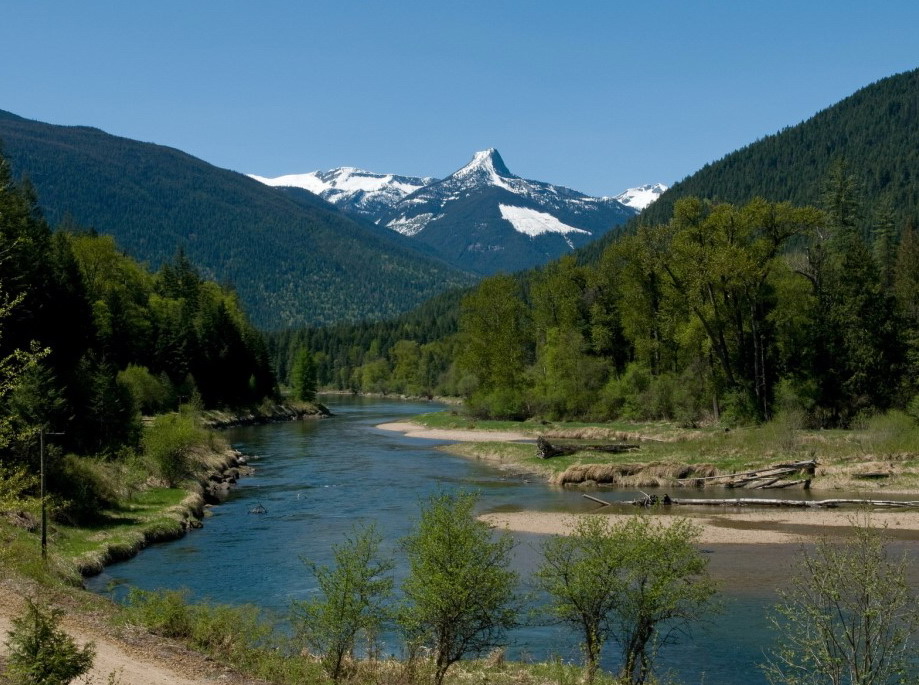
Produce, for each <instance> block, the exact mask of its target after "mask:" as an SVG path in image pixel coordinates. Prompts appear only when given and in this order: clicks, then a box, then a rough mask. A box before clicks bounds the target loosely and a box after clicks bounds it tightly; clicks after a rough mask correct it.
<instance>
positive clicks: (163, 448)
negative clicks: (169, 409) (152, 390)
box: [142, 412, 211, 487]
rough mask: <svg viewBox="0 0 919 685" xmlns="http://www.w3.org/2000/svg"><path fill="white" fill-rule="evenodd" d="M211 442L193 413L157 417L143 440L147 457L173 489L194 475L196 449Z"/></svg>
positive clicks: (145, 432) (146, 431)
mask: <svg viewBox="0 0 919 685" xmlns="http://www.w3.org/2000/svg"><path fill="white" fill-rule="evenodd" d="M210 442H211V438H210V434H209V433H208V431H206V430H205V429H203V428H201V427H199V426H198V425H197V420H196V418H195V416H194V414H193V413H192V412H180V413H178V414H167V415H163V416H157V417H156V419H155V420H154V421H153V424H152V425H150V426H149V427H147V429H146V430H145V431H144V436H143V439H142V445H143V450H144V454H145V455H146V457H147V458H148V459H149V461H150V462H151V464H152V466H153V468H154V469H155V470H156V473H157V474H158V475H159V476H160V477H161V478H162V479H163V480H165V481H166V482H167V483H168V484H169V486H170V487H175V486H176V485H177V484H179V483H180V482H181V481H182V480H184V479H186V478H188V477H189V476H190V475H191V474H192V472H193V470H194V463H193V460H192V455H191V453H192V450H193V449H194V448H195V447H200V446H205V445H209V444H210Z"/></svg>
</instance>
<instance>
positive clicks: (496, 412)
mask: <svg viewBox="0 0 919 685" xmlns="http://www.w3.org/2000/svg"><path fill="white" fill-rule="evenodd" d="M466 407H467V409H468V411H469V413H470V414H471V415H472V416H473V417H475V418H477V419H503V420H506V421H523V420H524V419H526V418H527V417H528V416H529V414H530V413H529V411H528V410H527V406H526V400H525V399H524V396H523V393H522V392H520V391H519V390H514V389H512V388H499V389H497V390H492V391H490V392H481V391H480V392H476V393H474V394H473V395H472V397H470V398H469V399H468V400H467V402H466Z"/></svg>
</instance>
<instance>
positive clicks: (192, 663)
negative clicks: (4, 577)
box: [0, 581, 258, 685]
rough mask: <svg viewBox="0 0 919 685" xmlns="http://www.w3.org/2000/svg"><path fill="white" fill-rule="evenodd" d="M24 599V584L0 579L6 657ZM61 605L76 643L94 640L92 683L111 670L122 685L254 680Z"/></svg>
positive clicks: (0, 633)
mask: <svg viewBox="0 0 919 685" xmlns="http://www.w3.org/2000/svg"><path fill="white" fill-rule="evenodd" d="M24 603H25V602H24V599H23V588H21V587H18V586H17V585H16V584H14V583H13V582H12V581H3V582H0V655H2V656H4V657H5V656H6V654H7V653H8V649H7V647H6V638H7V633H8V632H9V631H10V629H11V628H12V621H11V619H12V618H13V617H15V616H17V615H19V614H20V612H21V611H22V607H23V605H24ZM64 603H65V604H71V603H72V602H69V601H65V602H64ZM62 608H63V609H64V612H65V614H64V617H63V619H62V622H61V626H62V627H63V628H64V630H66V631H67V633H68V634H70V636H71V637H73V638H74V640H76V642H77V643H78V644H80V645H83V644H86V643H87V642H94V643H95V645H96V658H95V661H94V663H93V669H92V671H91V672H90V675H91V676H92V678H93V680H92V682H93V683H94V684H98V685H104V684H105V683H107V681H108V678H109V674H111V673H115V675H116V676H117V680H116V681H115V682H117V683H120V685H201V684H203V683H211V684H212V683H214V682H221V683H232V684H234V685H244V684H247V683H252V684H254V683H257V682H258V681H254V680H248V679H244V678H240V677H239V676H237V675H236V674H235V673H232V672H231V671H229V670H227V669H224V668H222V667H220V666H219V665H218V664H216V663H214V662H213V661H209V660H207V659H206V658H205V657H204V656H202V655H200V654H198V653H196V652H192V651H190V650H188V649H186V648H184V647H183V646H181V645H179V644H177V643H175V642H173V641H170V640H164V639H160V638H157V637H155V636H152V635H150V634H149V633H147V632H145V631H141V630H131V629H124V630H122V631H120V632H121V633H122V634H121V635H118V634H116V629H115V628H113V627H112V626H110V625H109V624H108V623H107V622H106V620H105V618H104V616H102V615H100V613H99V612H92V611H88V612H87V611H85V610H81V611H76V610H75V609H74V607H71V606H65V607H62ZM78 682H80V681H78Z"/></svg>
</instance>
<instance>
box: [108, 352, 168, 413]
mask: <svg viewBox="0 0 919 685" xmlns="http://www.w3.org/2000/svg"><path fill="white" fill-rule="evenodd" d="M166 382H168V378H157V377H156V376H154V375H153V374H152V373H150V372H149V371H148V370H147V367H146V366H137V365H136V364H128V366H127V368H125V369H124V370H123V371H119V372H118V383H120V384H121V385H123V386H124V387H125V388H127V389H128V391H129V392H130V393H131V397H133V398H134V405H135V406H136V407H137V408H138V409H139V410H140V412H141V413H143V414H155V413H156V412H158V411H161V410H162V409H164V408H165V407H166V406H167V404H168V402H169V400H170V397H171V394H172V392H171V391H172V389H171V387H169V386H167V385H165V384H164V383H166Z"/></svg>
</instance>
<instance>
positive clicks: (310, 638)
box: [293, 524, 393, 681]
mask: <svg viewBox="0 0 919 685" xmlns="http://www.w3.org/2000/svg"><path fill="white" fill-rule="evenodd" d="M381 542H382V536H381V535H380V534H379V533H378V532H377V530H376V528H375V527H374V526H373V525H372V524H371V525H370V526H369V527H366V528H363V529H355V530H354V532H353V533H352V534H351V535H350V536H349V537H348V539H347V540H346V541H345V543H344V544H342V545H334V546H333V547H332V550H333V554H334V556H335V565H334V566H331V567H328V566H319V565H317V564H314V563H311V562H309V561H304V563H306V564H307V566H309V568H310V570H311V571H312V572H313V575H314V576H315V577H316V582H317V583H318V584H319V596H318V597H316V598H314V599H311V600H309V601H305V602H295V603H294V605H293V620H294V624H295V626H296V628H297V632H298V633H299V634H300V636H301V637H302V639H303V640H304V642H305V643H306V645H307V646H308V647H309V649H310V650H311V651H312V652H313V653H315V654H318V655H320V656H321V658H322V663H323V666H325V668H326V671H327V672H328V673H329V675H330V676H331V677H332V680H335V681H338V680H339V679H340V678H341V676H342V674H343V668H344V664H345V662H346V659H349V660H350V659H352V658H353V656H354V649H355V647H356V645H357V642H358V639H360V638H362V639H363V641H364V644H365V646H366V648H367V651H368V653H369V652H371V651H372V649H373V646H374V642H375V641H376V638H377V635H378V634H379V632H380V630H381V628H382V626H383V621H384V620H385V619H386V617H387V615H388V612H387V610H386V607H385V602H386V600H387V598H388V597H389V595H390V593H391V592H392V585H393V581H392V578H391V577H389V575H388V574H389V572H390V571H392V569H393V562H392V560H391V559H384V558H381V557H380V555H379V550H380V543H381Z"/></svg>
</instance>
